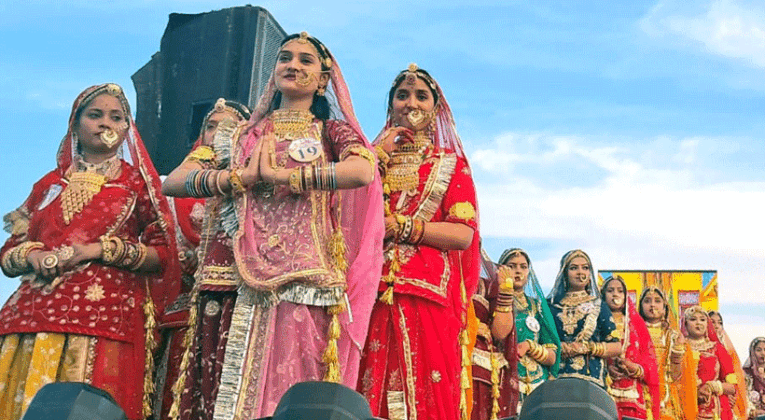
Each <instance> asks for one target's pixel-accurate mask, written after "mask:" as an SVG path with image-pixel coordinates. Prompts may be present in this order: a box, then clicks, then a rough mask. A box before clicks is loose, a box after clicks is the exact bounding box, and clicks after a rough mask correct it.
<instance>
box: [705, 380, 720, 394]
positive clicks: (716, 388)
mask: <svg viewBox="0 0 765 420" xmlns="http://www.w3.org/2000/svg"><path fill="white" fill-rule="evenodd" d="M706 385H708V386H709V390H710V391H712V394H714V395H722V394H723V392H724V390H723V386H722V382H720V381H709V382H707V383H706Z"/></svg>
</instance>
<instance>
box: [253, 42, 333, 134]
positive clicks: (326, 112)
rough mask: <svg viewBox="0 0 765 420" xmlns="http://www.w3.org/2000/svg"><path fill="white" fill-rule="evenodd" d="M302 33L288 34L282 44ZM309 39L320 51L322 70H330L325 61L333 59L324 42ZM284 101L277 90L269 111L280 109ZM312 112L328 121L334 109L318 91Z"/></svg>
mask: <svg viewBox="0 0 765 420" xmlns="http://www.w3.org/2000/svg"><path fill="white" fill-rule="evenodd" d="M299 37H300V34H292V35H289V36H287V37H286V38H284V39H283V40H282V43H281V46H284V44H286V43H288V42H290V41H292V40H293V39H295V38H299ZM306 39H308V41H310V42H311V44H313V46H314V47H315V48H316V51H318V52H319V61H320V62H321V70H322V71H329V70H330V67H329V66H327V64H326V63H325V62H324V61H325V60H326V59H327V58H329V59H332V56H331V55H330V53H329V50H328V49H327V47H325V46H324V44H322V43H321V41H319V40H318V39H316V38H314V37H312V36H310V35H309V36H308V38H306ZM281 103H282V93H281V92H279V91H278V90H277V91H276V94H274V98H273V99H272V100H271V106H269V107H268V112H271V111H273V110H275V109H279V106H280V105H281ZM309 109H310V111H311V113H313V115H314V116H316V118H318V119H320V120H322V121H326V120H328V119H330V118H331V117H332V109H331V108H330V106H329V101H328V100H327V98H326V97H325V96H324V95H319V94H317V93H316V92H314V93H313V103H311V108H309Z"/></svg>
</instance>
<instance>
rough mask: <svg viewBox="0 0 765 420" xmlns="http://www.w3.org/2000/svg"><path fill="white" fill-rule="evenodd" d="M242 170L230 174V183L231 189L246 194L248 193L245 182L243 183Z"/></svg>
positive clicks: (234, 170) (232, 171) (235, 170)
mask: <svg viewBox="0 0 765 420" xmlns="http://www.w3.org/2000/svg"><path fill="white" fill-rule="evenodd" d="M242 171H243V170H242V169H233V170H231V171H230V172H229V174H228V182H229V183H230V184H231V189H232V190H233V192H236V193H244V192H245V191H247V189H246V188H244V182H242Z"/></svg>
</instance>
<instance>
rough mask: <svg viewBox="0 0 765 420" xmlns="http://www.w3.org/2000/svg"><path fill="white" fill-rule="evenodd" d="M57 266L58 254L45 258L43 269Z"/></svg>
mask: <svg viewBox="0 0 765 420" xmlns="http://www.w3.org/2000/svg"><path fill="white" fill-rule="evenodd" d="M57 265H58V257H57V256H56V254H48V256H47V257H45V258H43V260H42V266H43V268H55V267H56V266H57Z"/></svg>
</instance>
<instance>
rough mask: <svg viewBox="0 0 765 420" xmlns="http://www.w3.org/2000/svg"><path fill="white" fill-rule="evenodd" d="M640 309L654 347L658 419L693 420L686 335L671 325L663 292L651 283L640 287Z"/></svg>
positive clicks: (693, 385)
mask: <svg viewBox="0 0 765 420" xmlns="http://www.w3.org/2000/svg"><path fill="white" fill-rule="evenodd" d="M639 311H640V316H641V317H642V318H643V319H644V320H645V323H646V327H648V333H649V334H650V335H651V340H652V341H653V345H654V349H655V350H656V361H657V364H658V366H657V367H658V370H659V392H660V395H659V398H660V402H659V405H660V408H661V420H695V419H696V411H697V410H696V383H695V382H694V381H695V375H693V374H691V373H690V372H689V371H688V369H690V368H689V367H688V366H690V365H691V362H692V361H691V352H690V350H689V348H688V344H687V343H686V342H685V337H683V336H682V335H680V334H679V333H678V332H677V331H675V330H674V329H672V327H671V326H670V323H669V304H668V303H667V299H666V298H665V296H664V292H662V291H661V289H659V288H657V287H653V286H649V287H646V288H645V289H643V293H641V294H640V306H639Z"/></svg>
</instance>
